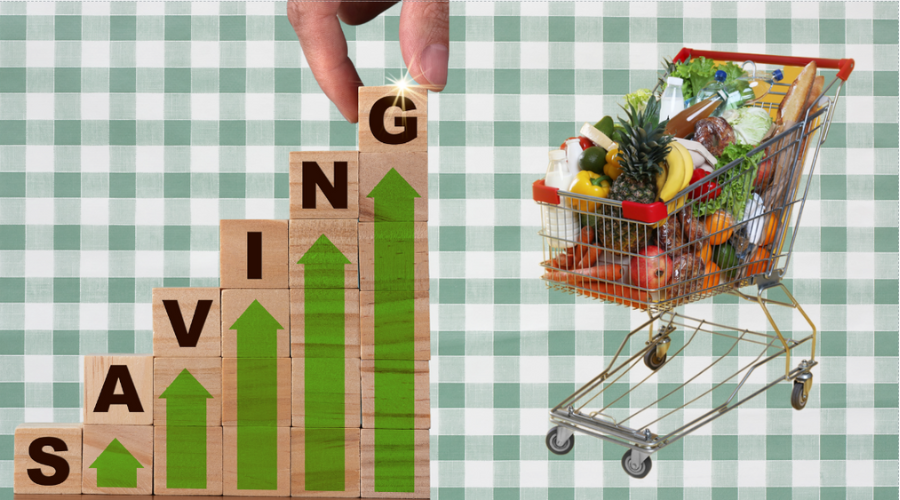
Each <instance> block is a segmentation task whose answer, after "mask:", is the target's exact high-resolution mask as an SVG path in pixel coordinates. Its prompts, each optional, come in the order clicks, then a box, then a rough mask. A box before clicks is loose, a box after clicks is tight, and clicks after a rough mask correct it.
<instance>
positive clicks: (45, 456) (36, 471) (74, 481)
mask: <svg viewBox="0 0 900 500" xmlns="http://www.w3.org/2000/svg"><path fill="white" fill-rule="evenodd" d="M14 448H15V474H14V481H13V491H14V492H15V493H16V494H20V493H39V494H47V493H65V494H74V495H80V494H81V424H21V425H19V426H18V427H16V434H15V446H14Z"/></svg>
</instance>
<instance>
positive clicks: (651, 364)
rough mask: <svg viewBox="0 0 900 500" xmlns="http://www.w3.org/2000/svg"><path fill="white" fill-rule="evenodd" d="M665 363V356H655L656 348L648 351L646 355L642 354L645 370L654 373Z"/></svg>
mask: <svg viewBox="0 0 900 500" xmlns="http://www.w3.org/2000/svg"><path fill="white" fill-rule="evenodd" d="M665 362H666V355H665V354H663V355H662V357H657V356H656V348H653V349H650V350H649V351H647V352H646V353H644V364H645V365H647V368H649V369H651V370H653V371H656V370H657V369H658V368H659V367H660V366H662V365H663V363H665Z"/></svg>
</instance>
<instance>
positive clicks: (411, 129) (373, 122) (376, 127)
mask: <svg viewBox="0 0 900 500" xmlns="http://www.w3.org/2000/svg"><path fill="white" fill-rule="evenodd" d="M393 107H398V108H400V109H402V110H403V111H415V109H416V105H415V104H413V102H412V100H411V99H407V98H406V97H405V96H402V95H401V96H384V97H382V98H381V99H378V100H377V101H375V104H373V105H372V110H371V111H370V113H369V129H370V130H371V131H372V135H373V136H375V138H376V139H378V140H379V141H380V142H382V143H384V144H390V145H392V146H397V145H400V144H406V143H407V142H411V141H413V140H415V138H416V137H417V136H418V119H417V118H416V117H415V116H408V117H407V116H395V117H394V126H395V127H400V128H402V129H403V130H402V131H401V132H400V133H397V134H392V133H390V132H388V131H387V129H385V128H384V114H385V113H387V110H389V109H390V108H393Z"/></svg>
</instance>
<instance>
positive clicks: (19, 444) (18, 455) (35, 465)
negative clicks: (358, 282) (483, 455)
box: [13, 424, 359, 495]
mask: <svg viewBox="0 0 900 500" xmlns="http://www.w3.org/2000/svg"><path fill="white" fill-rule="evenodd" d="M81 430H82V425H81V424H20V425H19V426H17V427H16V430H15V433H14V434H15V435H14V438H13V469H14V473H13V492H14V493H16V494H19V493H27V494H53V495H58V494H70V495H80V494H81V432H82V431H81ZM41 438H55V439H58V440H60V441H62V443H63V444H64V445H65V448H66V450H65V451H63V450H62V449H61V448H62V447H59V448H57V449H58V450H59V451H57V449H54V447H52V446H48V445H47V444H44V446H41V447H40V449H41V451H42V452H44V453H48V454H51V455H54V456H56V457H59V458H62V459H63V460H65V461H66V463H67V464H68V465H69V473H68V475H64V471H62V470H58V469H57V468H56V467H52V466H50V465H46V464H43V463H40V462H37V461H36V460H35V459H34V458H32V457H31V453H30V451H29V448H30V447H31V444H32V443H33V442H34V441H35V440H37V439H41ZM356 448H357V450H358V449H359V436H357V444H356ZM357 454H358V453H357ZM38 458H40V457H38ZM358 462H359V457H357V469H358V468H359V465H358ZM29 469H37V471H38V472H39V473H40V474H41V475H43V476H44V477H45V478H53V477H55V478H56V479H55V481H61V482H59V484H54V485H47V486H44V485H40V484H38V483H35V482H34V481H33V480H32V479H31V477H30V476H29V473H28V470H29ZM357 481H359V473H358V472H357ZM358 488H359V487H358V486H357V489H358Z"/></svg>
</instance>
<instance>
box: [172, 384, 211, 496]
mask: <svg viewBox="0 0 900 500" xmlns="http://www.w3.org/2000/svg"><path fill="white" fill-rule="evenodd" d="M212 397H213V396H212V394H210V393H209V391H207V390H206V388H204V387H203V384H201V383H200V382H198V381H197V379H196V378H194V376H193V375H191V372H189V371H188V370H187V369H184V370H181V373H179V374H178V376H177V377H175V380H173V381H172V383H171V384H169V387H166V390H165V391H163V393H162V394H161V395H160V396H159V398H160V399H165V400H166V488H184V489H201V490H202V489H206V400H207V399H211V398H212Z"/></svg>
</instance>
